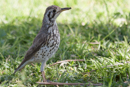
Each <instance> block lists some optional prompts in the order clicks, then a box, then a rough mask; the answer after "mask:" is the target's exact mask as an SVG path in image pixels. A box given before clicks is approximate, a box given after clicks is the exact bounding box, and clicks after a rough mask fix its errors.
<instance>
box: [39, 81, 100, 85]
mask: <svg viewBox="0 0 130 87" xmlns="http://www.w3.org/2000/svg"><path fill="white" fill-rule="evenodd" d="M37 83H38V84H39V85H60V86H63V85H86V86H90V85H93V86H102V84H101V83H97V84H86V83H59V82H37Z"/></svg>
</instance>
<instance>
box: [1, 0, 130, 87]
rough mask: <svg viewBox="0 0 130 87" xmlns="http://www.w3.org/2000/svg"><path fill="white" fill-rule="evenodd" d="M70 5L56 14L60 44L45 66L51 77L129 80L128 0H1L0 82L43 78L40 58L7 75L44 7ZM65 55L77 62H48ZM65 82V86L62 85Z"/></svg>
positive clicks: (122, 86)
mask: <svg viewBox="0 0 130 87" xmlns="http://www.w3.org/2000/svg"><path fill="white" fill-rule="evenodd" d="M50 5H57V6H60V7H72V9H71V10H70V11H66V12H63V13H62V14H60V16H59V17H58V18H57V23H58V28H59V31H60V34H61V43H60V47H59V49H58V51H57V52H56V54H55V56H53V57H52V58H51V59H50V60H49V61H48V62H47V65H46V68H45V73H46V78H47V79H48V80H51V81H53V82H64V83H67V82H68V83H70V82H71V83H79V82H82V83H86V84H89V83H91V86H92V85H93V84H99V83H102V86H100V87H127V86H129V84H130V64H129V62H130V58H129V57H130V45H129V42H130V10H129V9H130V0H47V1H45V0H27V1H24V0H1V3H0V85H1V86H3V87H7V86H13V87H17V86H31V87H36V86H38V84H36V82H40V81H42V77H41V72H40V66H41V64H40V63H36V64H34V66H32V65H27V66H26V67H25V68H24V69H23V70H22V71H21V72H17V73H16V74H15V75H12V73H13V72H14V70H15V69H16V68H17V66H18V65H19V64H20V63H21V61H22V59H23V58H24V55H25V53H26V51H27V50H28V48H29V47H30V46H31V44H32V42H33V39H34V38H35V36H36V35H37V33H38V31H39V30H40V28H41V24H42V18H43V14H44V12H45V9H46V7H47V6H50ZM69 59H84V60H85V61H82V62H79V61H78V62H72V61H71V62H68V63H61V64H56V65H54V66H50V65H51V64H53V63H55V62H57V61H62V60H69ZM64 87H68V86H64Z"/></svg>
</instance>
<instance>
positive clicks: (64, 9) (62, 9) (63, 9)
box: [60, 7, 71, 12]
mask: <svg viewBox="0 0 130 87" xmlns="http://www.w3.org/2000/svg"><path fill="white" fill-rule="evenodd" d="M70 9H71V7H68V8H61V10H60V12H62V11H66V10H70Z"/></svg>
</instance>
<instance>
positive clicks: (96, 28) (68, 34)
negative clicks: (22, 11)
mask: <svg viewBox="0 0 130 87" xmlns="http://www.w3.org/2000/svg"><path fill="white" fill-rule="evenodd" d="M41 24H42V20H41V19H38V18H32V17H31V18H30V17H18V18H16V19H14V20H12V21H11V22H10V23H7V24H4V23H3V24H1V27H0V37H1V38H0V46H1V48H0V53H1V56H0V60H1V62H0V63H1V64H0V67H3V65H2V63H3V61H4V63H5V62H6V60H5V59H7V58H8V56H9V55H10V56H11V57H10V59H9V60H11V61H9V62H8V63H9V64H10V65H12V64H14V66H13V65H12V67H13V68H16V65H17V64H18V63H19V61H20V60H22V57H23V56H24V54H25V52H26V51H27V49H28V48H29V47H30V46H31V44H32V42H33V39H34V38H35V36H36V35H37V33H38V31H39V30H40V28H41ZM129 25H130V21H129V19H127V23H124V24H122V25H121V26H116V25H113V23H110V22H108V23H104V22H93V23H91V24H86V25H80V24H76V23H71V24H61V23H59V24H58V27H59V31H60V34H61V44H60V47H59V50H58V52H57V53H56V55H55V57H54V58H52V59H51V60H49V62H51V61H53V62H56V61H57V60H65V59H70V58H71V59H73V58H74V59H75V58H76V57H74V56H75V55H76V56H78V58H79V59H80V58H86V57H87V58H86V59H87V60H89V59H90V58H96V57H95V55H94V53H96V55H99V56H106V57H109V56H110V55H108V54H107V55H104V54H102V53H104V52H105V51H106V52H107V50H106V49H104V48H100V50H98V51H89V50H87V51H86V52H85V53H84V52H83V51H84V49H85V47H84V46H86V45H84V46H82V44H84V43H91V42H101V43H103V42H104V41H107V40H109V41H110V42H113V43H114V42H115V41H124V36H126V38H127V41H128V42H129V41H130V32H129V31H130V27H129ZM94 46H95V45H94ZM90 47H91V46H90ZM77 49H78V50H77ZM98 53H99V54H98ZM73 54H74V55H73ZM72 56H73V57H72ZM17 58H19V59H17ZM20 58H21V59H20ZM14 60H15V61H14ZM8 66H9V65H8ZM11 73H13V72H11ZM12 79H13V76H12V75H2V77H1V79H0V83H2V82H3V81H6V82H7V83H8V82H10V81H11V80H12Z"/></svg>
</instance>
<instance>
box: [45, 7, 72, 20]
mask: <svg viewBox="0 0 130 87" xmlns="http://www.w3.org/2000/svg"><path fill="white" fill-rule="evenodd" d="M69 9H71V8H70V7H67V8H60V7H58V6H55V5H52V6H49V7H47V9H46V12H45V14H44V20H46V21H47V22H54V21H55V20H56V18H57V17H58V16H59V14H60V13H61V12H63V11H66V10H69Z"/></svg>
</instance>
